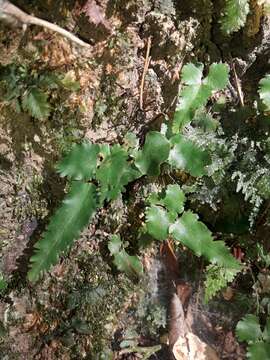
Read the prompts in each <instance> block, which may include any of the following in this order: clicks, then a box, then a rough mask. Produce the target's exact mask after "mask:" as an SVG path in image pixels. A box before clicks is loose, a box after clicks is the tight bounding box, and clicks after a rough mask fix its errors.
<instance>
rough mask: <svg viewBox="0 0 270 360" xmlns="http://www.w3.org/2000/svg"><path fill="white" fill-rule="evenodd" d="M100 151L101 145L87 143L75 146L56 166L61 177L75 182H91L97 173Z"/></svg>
mask: <svg viewBox="0 0 270 360" xmlns="http://www.w3.org/2000/svg"><path fill="white" fill-rule="evenodd" d="M99 149H100V148H99V145H96V144H91V143H86V142H85V143H83V144H81V145H78V144H76V145H74V146H73V147H72V149H71V151H70V152H69V154H68V155H66V156H65V157H64V158H63V159H62V161H61V162H60V163H59V164H58V165H57V166H56V169H57V171H58V172H59V173H60V176H61V177H65V176H67V177H68V178H71V179H73V180H91V179H92V177H93V175H94V174H95V172H96V168H97V160H98V154H99Z"/></svg>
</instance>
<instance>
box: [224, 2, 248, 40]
mask: <svg viewBox="0 0 270 360" xmlns="http://www.w3.org/2000/svg"><path fill="white" fill-rule="evenodd" d="M248 13H249V1H248V0H225V8H224V10H223V16H222V18H221V30H222V32H223V33H225V34H227V35H229V34H231V33H232V32H235V31H238V30H239V29H240V28H241V27H243V26H244V25H245V23H246V19H247V15H248Z"/></svg>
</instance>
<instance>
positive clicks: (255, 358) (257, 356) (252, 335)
mask: <svg viewBox="0 0 270 360" xmlns="http://www.w3.org/2000/svg"><path fill="white" fill-rule="evenodd" d="M236 336H237V337H238V339H239V340H240V341H245V342H247V343H248V348H247V357H248V358H249V359H251V360H262V359H269V358H270V342H269V340H270V318H269V317H268V319H267V321H266V325H265V328H264V331H262V329H261V326H260V323H259V319H258V317H257V316H255V315H253V314H247V315H246V316H245V317H244V318H243V319H242V320H240V321H239V322H238V324H237V327H236Z"/></svg>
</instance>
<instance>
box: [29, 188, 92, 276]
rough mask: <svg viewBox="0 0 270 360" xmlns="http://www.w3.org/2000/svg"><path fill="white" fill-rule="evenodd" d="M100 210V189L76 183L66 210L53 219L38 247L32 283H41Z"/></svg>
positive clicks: (66, 200) (64, 204)
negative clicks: (98, 205)
mask: <svg viewBox="0 0 270 360" xmlns="http://www.w3.org/2000/svg"><path fill="white" fill-rule="evenodd" d="M96 208H97V200H96V187H95V185H93V184H88V183H83V182H80V181H74V182H72V184H71V189H70V192H69V194H68V195H67V196H66V198H65V199H64V201H63V204H62V206H61V207H60V208H59V209H58V210H57V211H56V213H55V215H54V216H53V217H52V218H51V221H50V223H49V226H48V228H47V231H46V232H45V234H44V235H43V237H42V239H41V240H39V241H38V242H37V243H36V244H35V249H36V252H35V254H34V255H33V256H32V257H31V259H30V262H31V269H30V271H29V272H28V279H29V280H30V281H36V280H38V278H39V276H40V274H41V273H42V272H44V271H48V270H49V269H50V267H51V266H52V265H55V264H56V263H57V261H58V257H59V255H60V254H61V253H62V252H64V251H66V250H67V249H68V248H69V246H70V245H71V244H72V242H73V240H74V239H75V238H77V237H78V235H79V233H80V231H81V230H82V229H83V228H84V227H85V226H86V225H87V224H88V221H89V219H90V218H91V217H92V216H93V215H94V213H95V211H96Z"/></svg>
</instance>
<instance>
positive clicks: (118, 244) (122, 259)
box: [108, 235, 143, 277]
mask: <svg viewBox="0 0 270 360" xmlns="http://www.w3.org/2000/svg"><path fill="white" fill-rule="evenodd" d="M108 248H109V250H110V253H111V255H112V256H113V258H114V260H113V263H114V265H115V266H116V267H117V269H118V270H119V271H122V272H124V273H126V274H127V275H128V276H130V277H134V276H135V277H138V276H140V275H142V273H143V267H142V264H141V262H140V260H139V258H138V257H137V256H130V255H129V254H128V253H127V252H126V250H125V246H124V244H123V243H122V241H121V238H120V237H119V236H118V235H113V236H112V237H111V240H110V242H109V244H108Z"/></svg>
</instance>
